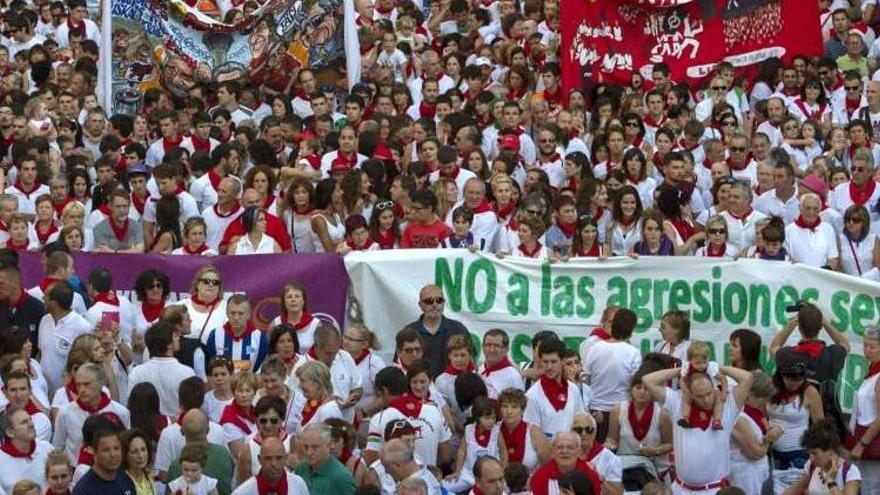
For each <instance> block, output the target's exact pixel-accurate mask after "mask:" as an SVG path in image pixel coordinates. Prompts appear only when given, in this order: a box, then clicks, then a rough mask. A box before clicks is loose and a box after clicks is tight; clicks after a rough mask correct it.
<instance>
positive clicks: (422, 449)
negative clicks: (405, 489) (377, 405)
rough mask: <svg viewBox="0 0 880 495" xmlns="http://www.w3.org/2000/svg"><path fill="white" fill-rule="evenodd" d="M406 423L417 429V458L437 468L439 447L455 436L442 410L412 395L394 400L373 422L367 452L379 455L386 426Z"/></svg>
mask: <svg viewBox="0 0 880 495" xmlns="http://www.w3.org/2000/svg"><path fill="white" fill-rule="evenodd" d="M398 419H406V420H408V421H409V422H410V424H412V426H413V427H414V428H415V429H416V448H415V451H416V455H417V456H418V457H419V458H420V459H421V460H422V461H424V462H425V464H427V465H429V466H436V465H437V447H438V446H439V445H440V444H441V443H443V442H448V441H449V440H450V439H451V438H452V432H451V431H450V430H449V426H448V425H447V424H446V419H444V417H443V413H442V412H440V409H439V408H438V407H437V406H435V405H433V404H426V403H423V402H422V401H420V400H419V399H417V398H415V397H413V396H411V395H408V394H407V395H403V396H400V397H398V398H396V399H393V400H392V401H391V402H390V403H389V407H387V408H386V409H385V410H383V411H382V412H380V413H378V414H374V415H373V417H372V418H371V419H370V427H369V433H368V434H367V446H366V448H365V450H369V451H373V452H378V451H379V448H380V447H381V446H382V443H383V439H384V435H385V425H387V424H388V423H389V422H391V421H396V420H398Z"/></svg>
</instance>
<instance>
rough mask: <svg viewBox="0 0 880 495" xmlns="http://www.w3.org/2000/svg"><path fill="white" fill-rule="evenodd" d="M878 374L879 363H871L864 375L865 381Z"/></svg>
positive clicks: (879, 371) (879, 370)
mask: <svg viewBox="0 0 880 495" xmlns="http://www.w3.org/2000/svg"><path fill="white" fill-rule="evenodd" d="M877 373H880V361H877V362H876V363H873V364H872V365H871V367H870V368H868V373H867V374H866V375H865V380H867V379H868V378H871V377H872V376H874V375H876V374H877Z"/></svg>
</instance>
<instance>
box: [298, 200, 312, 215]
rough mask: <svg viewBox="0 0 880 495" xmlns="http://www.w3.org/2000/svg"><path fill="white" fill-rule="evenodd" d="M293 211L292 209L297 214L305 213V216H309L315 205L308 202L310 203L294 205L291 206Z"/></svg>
mask: <svg viewBox="0 0 880 495" xmlns="http://www.w3.org/2000/svg"><path fill="white" fill-rule="evenodd" d="M293 211H294V212H295V213H296V214H297V215H307V216H311V215H312V213H313V212H314V211H315V207H314V206H312V205H311V203H310V204H307V205H305V206H296V207H294V208H293Z"/></svg>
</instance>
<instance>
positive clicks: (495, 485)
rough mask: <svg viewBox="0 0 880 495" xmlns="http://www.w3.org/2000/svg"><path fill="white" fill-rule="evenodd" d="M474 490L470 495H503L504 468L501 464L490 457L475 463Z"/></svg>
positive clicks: (484, 457)
mask: <svg viewBox="0 0 880 495" xmlns="http://www.w3.org/2000/svg"><path fill="white" fill-rule="evenodd" d="M474 480H475V481H474V488H473V489H472V490H471V491H470V494H469V495H477V494H481V495H503V493H504V468H503V467H501V462H500V461H499V460H498V459H496V458H494V457H490V456H488V455H486V456H483V457H480V458H479V459H477V462H475V463H474Z"/></svg>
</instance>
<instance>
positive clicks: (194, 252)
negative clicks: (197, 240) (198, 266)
mask: <svg viewBox="0 0 880 495" xmlns="http://www.w3.org/2000/svg"><path fill="white" fill-rule="evenodd" d="M207 250H208V246H207V245H206V244H204V243H202V245H201V246H199V247H197V248H196V249H193V248H191V247H189V244H184V245H183V252H184V253H186V254H189V255H191V256H198V255H200V254H202V253H204V252H205V251H207Z"/></svg>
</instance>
